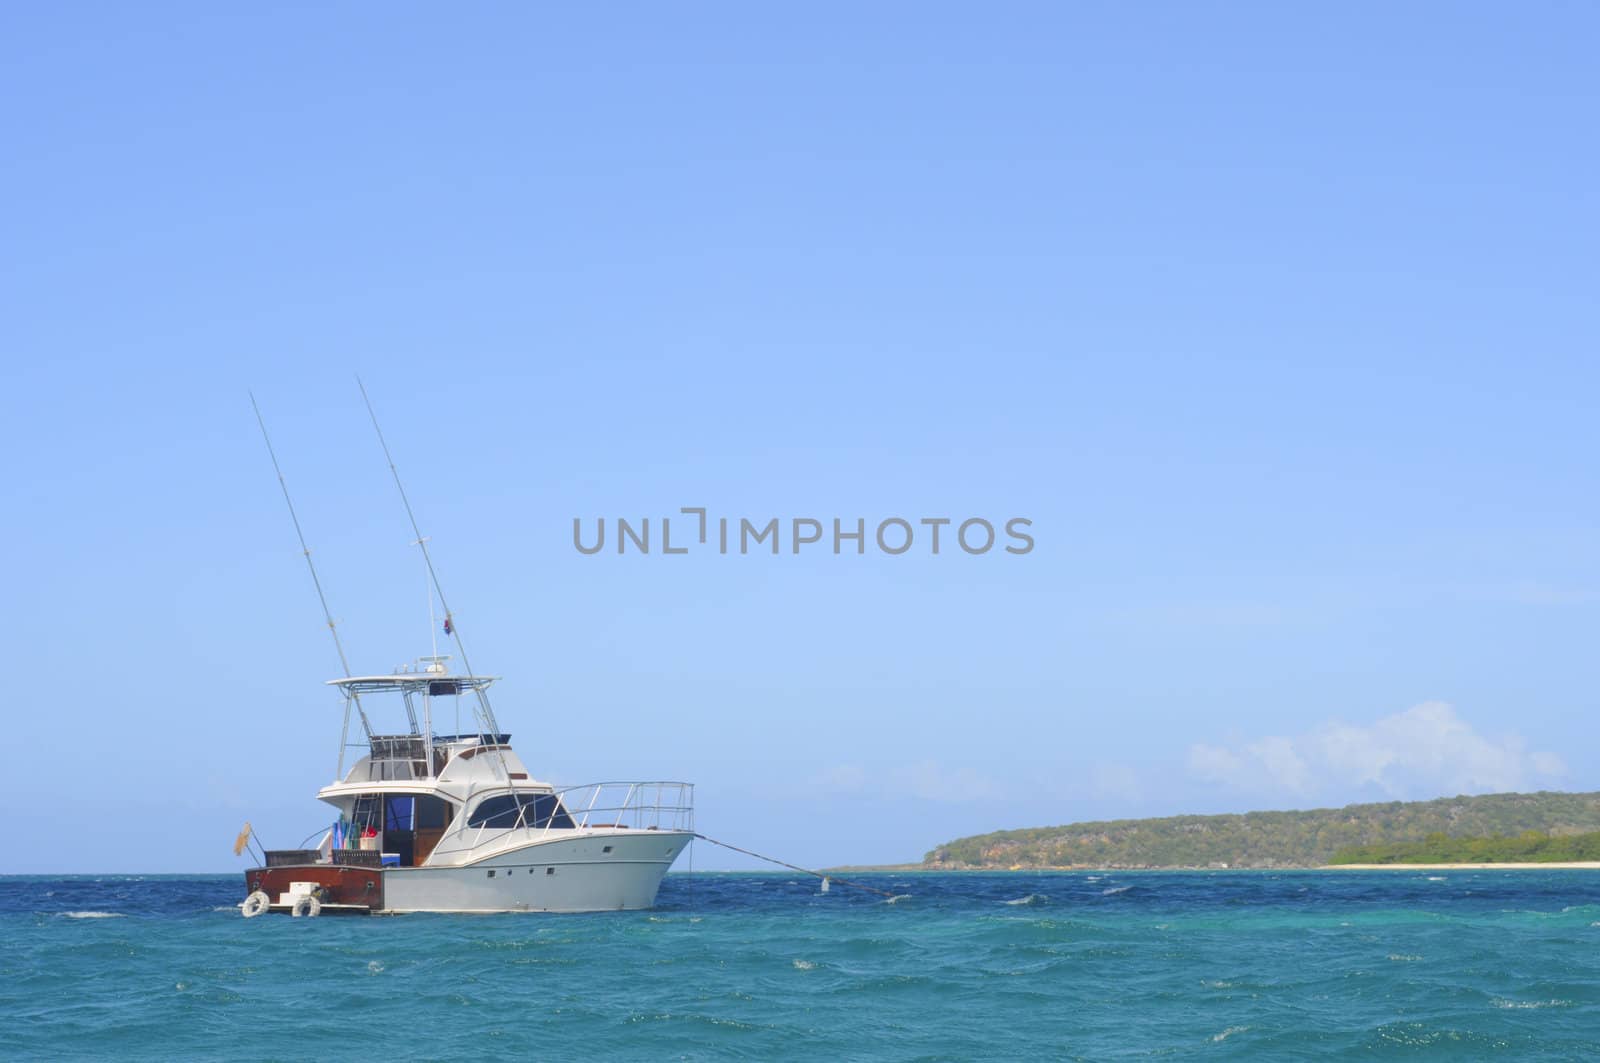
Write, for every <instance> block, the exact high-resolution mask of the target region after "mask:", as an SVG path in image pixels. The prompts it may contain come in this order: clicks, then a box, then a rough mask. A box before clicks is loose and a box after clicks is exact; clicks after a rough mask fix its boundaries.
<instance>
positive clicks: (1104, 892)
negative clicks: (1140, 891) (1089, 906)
mask: <svg viewBox="0 0 1600 1063" xmlns="http://www.w3.org/2000/svg"><path fill="white" fill-rule="evenodd" d="M1131 889H1133V887H1132V886H1112V887H1111V888H1110V889H1103V890H1101V891H1100V895H1101V896H1102V897H1109V896H1111V895H1112V894H1113V893H1121V892H1123V891H1124V890H1131Z"/></svg>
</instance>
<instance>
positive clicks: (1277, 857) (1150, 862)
mask: <svg viewBox="0 0 1600 1063" xmlns="http://www.w3.org/2000/svg"><path fill="white" fill-rule="evenodd" d="M1527 831H1537V832H1540V833H1541V834H1544V835H1548V836H1549V837H1550V838H1551V839H1552V840H1560V839H1564V838H1566V837H1568V836H1572V835H1581V834H1587V833H1593V832H1597V831H1600V793H1582V794H1568V793H1549V792H1540V793H1533V794H1484V795H1481V796H1476V797H1444V798H1439V799H1438V800H1435V801H1389V802H1383V803H1380V804H1366V805H1348V806H1346V807H1344V808H1321V809H1312V810H1309V811H1303V812H1249V813H1245V814H1243V815H1223V816H1167V817H1165V818H1161V819H1119V820H1108V821H1105V822H1096V823H1072V824H1068V825H1066V826H1062V827H1032V828H1027V829H1023V830H1005V831H996V832H994V833H992V834H979V835H974V836H973V837H969V838H961V839H958V840H956V841H953V842H950V843H948V844H946V845H941V846H939V847H938V848H937V849H934V850H933V851H932V852H930V853H928V854H927V856H925V857H924V858H923V866H924V867H927V868H934V869H954V868H1008V867H1019V866H1020V867H1111V868H1159V867H1215V866H1221V865H1226V866H1228V867H1320V866H1322V865H1324V864H1327V863H1329V862H1330V861H1331V860H1332V859H1333V857H1334V854H1335V853H1339V854H1344V853H1345V852H1347V851H1350V850H1355V849H1357V848H1360V847H1367V846H1391V845H1398V844H1402V843H1428V842H1429V840H1430V838H1431V837H1432V836H1434V835H1440V836H1443V837H1444V838H1445V839H1446V840H1450V839H1473V840H1477V841H1479V842H1483V843H1485V844H1488V843H1489V842H1491V841H1493V840H1495V839H1505V838H1520V837H1521V836H1523V835H1524V833H1525V832H1527ZM1574 844H1575V843H1574ZM1471 859H1474V860H1476V859H1477V858H1476V857H1473V858H1471ZM1551 859H1554V858H1553V857H1552V858H1551ZM1563 859H1566V858H1563ZM1572 859H1577V858H1575V857H1574V858H1572ZM1360 862H1362V863H1371V862H1376V861H1368V860H1363V861H1360ZM1430 862H1441V861H1430Z"/></svg>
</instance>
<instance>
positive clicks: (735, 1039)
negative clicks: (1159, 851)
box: [0, 871, 1600, 1060]
mask: <svg viewBox="0 0 1600 1063" xmlns="http://www.w3.org/2000/svg"><path fill="white" fill-rule="evenodd" d="M856 877H857V878H859V879H860V880H861V881H865V882H868V883H871V884H872V885H875V886H878V887H880V888H885V889H891V890H893V892H895V893H904V894H909V897H907V898H905V899H903V900H899V901H897V902H896V903H893V904H889V903H885V902H884V899H883V898H882V897H879V896H876V895H874V894H870V893H864V892H859V891H854V890H851V889H849V888H846V887H844V886H841V885H838V884H835V885H834V887H833V889H832V890H831V891H830V892H828V893H826V894H822V893H819V891H818V883H817V882H816V880H814V879H806V878H804V877H802V876H788V875H760V874H752V875H717V874H699V875H672V876H669V878H668V880H667V882H666V884H665V885H664V886H663V887H662V891H661V896H660V900H659V907H658V908H657V909H656V910H655V911H650V912H631V913H607V914H603V915H579V916H572V915H565V916H552V915H503V916H499V915H497V916H431V915H418V916H402V917H392V918H371V917H356V918H329V917H324V918H321V919H290V918H287V917H282V916H267V917H263V918H259V919H252V920H248V921H247V920H244V919H242V918H240V916H239V914H238V913H237V911H236V910H235V909H234V908H233V907H232V905H234V904H236V903H237V902H238V901H239V899H240V896H241V886H240V878H239V876H237V875H230V876H226V877H199V878H192V877H191V878H177V877H144V878H141V877H104V878H94V877H74V878H42V877H3V878H0V1054H3V1055H4V1057H5V1058H7V1059H19V1058H34V1057H52V1058H60V1057H92V1058H112V1057H115V1058H119V1059H130V1058H136V1059H183V1058H187V1059H196V1058H229V1059H235V1058H250V1059H300V1058H310V1057H320V1058H330V1059H332V1058H384V1059H387V1058H402V1059H440V1058H451V1059H474V1060H478V1059H484V1060H492V1059H526V1058H536V1059H672V1058H688V1059H719V1058H757V1059H772V1058H816V1059H838V1058H851V1059H979V1058H1013V1059H1015V1058H1024V1057H1045V1058H1084V1059H1117V1058H1125V1057H1143V1056H1151V1055H1154V1056H1170V1057H1178V1058H1189V1057H1202V1058H1219V1059H1220V1058H1233V1057H1242V1058H1258V1059H1283V1058H1318V1059H1320V1058H1327V1057H1330V1056H1340V1057H1348V1058H1373V1057H1380V1058H1389V1057H1403V1058H1418V1057H1420V1058H1438V1059H1446V1058H1448V1059H1458V1058H1474V1057H1489V1056H1497V1057H1502V1058H1506V1059H1517V1060H1525V1059H1539V1058H1548V1059H1580V1058H1595V1057H1597V1056H1600V874H1596V873H1594V872H1586V871H1531V872H1522V871H1497V872H1435V871H1427V872H1424V871H1417V872H1412V871H1398V872H1370V873H1363V872H1342V873H1326V872H1324V873H1315V872H1305V873H1272V872H1249V871H1235V872H1207V873H1180V872H1142V873H1134V872H1104V873H1099V874H1095V873H1066V872H1063V873H1049V874H1036V873H1026V872H1018V873H1006V874H964V875H963V874H916V875H891V874H881V875H861V876H856Z"/></svg>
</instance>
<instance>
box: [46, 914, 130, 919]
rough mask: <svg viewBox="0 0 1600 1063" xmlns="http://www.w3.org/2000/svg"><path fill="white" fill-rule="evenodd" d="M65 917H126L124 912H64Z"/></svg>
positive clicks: (63, 916)
mask: <svg viewBox="0 0 1600 1063" xmlns="http://www.w3.org/2000/svg"><path fill="white" fill-rule="evenodd" d="M61 917H62V918H63V919H125V918H127V916H126V915H125V914H124V913H122V912H62V913H61Z"/></svg>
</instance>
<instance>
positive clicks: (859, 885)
mask: <svg viewBox="0 0 1600 1063" xmlns="http://www.w3.org/2000/svg"><path fill="white" fill-rule="evenodd" d="M695 837H696V838H699V839H700V840H701V841H707V842H710V843H711V844H712V845H720V846H722V847H723V848H724V849H732V850H733V851H734V852H736V853H743V854H744V855H746V856H753V857H755V858H756V859H757V860H765V861H766V862H767V863H769V864H777V865H778V866H779V867H786V868H788V869H789V870H790V871H799V872H800V873H801V874H805V875H812V876H814V877H816V878H820V879H822V880H823V881H824V882H837V883H839V884H840V885H841V886H854V887H855V888H856V889H858V890H866V891H868V892H869V893H877V894H881V895H882V896H884V897H894V896H895V894H893V893H890V892H889V891H888V890H880V889H879V888H878V887H876V886H868V885H867V884H866V883H864V882H851V881H850V880H849V879H847V878H839V877H838V876H837V875H824V874H823V873H822V872H821V871H813V870H811V869H810V868H809V867H801V866H800V865H799V864H791V863H788V862H787V861H784V860H779V859H777V858H776V857H772V856H763V855H762V854H760V853H756V852H751V851H750V850H749V849H741V848H739V847H738V846H737V845H729V844H728V843H727V842H719V841H717V839H715V838H708V837H706V836H705V835H704V834H696V835H695Z"/></svg>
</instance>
